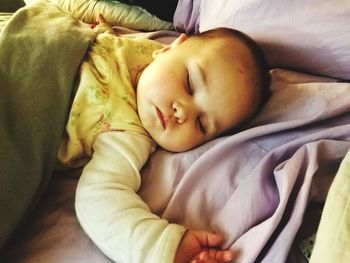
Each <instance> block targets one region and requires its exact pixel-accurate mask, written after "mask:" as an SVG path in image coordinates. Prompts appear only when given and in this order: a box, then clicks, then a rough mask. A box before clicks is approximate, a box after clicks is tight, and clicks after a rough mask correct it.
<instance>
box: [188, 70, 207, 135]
mask: <svg viewBox="0 0 350 263" xmlns="http://www.w3.org/2000/svg"><path fill="white" fill-rule="evenodd" d="M187 92H188V94H190V95H191V96H192V95H193V89H192V86H191V81H190V74H189V73H188V72H187ZM197 127H198V129H199V130H200V132H201V133H205V129H204V126H203V123H202V121H201V119H200V118H197Z"/></svg>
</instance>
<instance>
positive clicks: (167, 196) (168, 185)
mask: <svg viewBox="0 0 350 263" xmlns="http://www.w3.org/2000/svg"><path fill="white" fill-rule="evenodd" d="M271 73H272V76H273V79H272V90H273V95H272V97H271V100H270V101H269V103H268V104H267V105H266V107H265V108H264V110H263V111H262V112H261V114H260V115H259V116H257V118H256V119H255V120H254V121H253V122H252V123H251V124H250V126H249V127H247V129H246V130H245V131H242V132H241V133H238V134H235V135H232V136H227V137H222V138H218V139H216V140H213V141H211V142H209V143H207V144H205V145H203V146H201V147H199V148H198V149H195V150H192V151H189V152H185V153H176V154H174V153H170V152H167V151H164V150H162V149H158V150H157V151H156V153H155V154H154V155H153V156H152V158H151V159H150V161H149V162H148V163H147V165H146V166H145V167H144V169H143V170H142V177H143V182H142V187H141V189H140V195H141V196H142V197H143V198H144V200H146V202H147V203H148V204H149V206H150V207H151V209H152V211H154V212H155V213H157V214H159V215H161V216H162V217H164V218H167V219H168V220H169V221H172V222H177V223H181V224H184V225H186V226H187V227H191V228H194V229H207V230H213V231H220V232H223V233H224V234H225V236H226V239H227V242H226V244H225V246H226V247H231V248H234V249H239V250H240V251H241V256H240V260H239V261H238V262H255V261H260V262H276V263H277V262H301V261H300V259H296V258H295V253H290V250H291V248H292V246H293V238H291V237H295V236H296V235H297V232H298V229H299V228H300V226H301V224H302V222H303V221H305V220H304V214H305V211H306V208H307V207H308V206H310V205H311V204H320V203H322V202H323V201H324V200H325V199H326V196H327V192H328V189H329V186H330V184H331V182H332V180H333V178H334V175H335V174H336V171H337V170H338V167H339V164H340V162H341V160H342V159H343V157H344V156H345V154H346V152H347V150H348V149H349V148H350V127H349V123H350V114H349V111H350V105H349V103H348V102H349V101H350V100H349V99H350V84H349V83H338V82H334V80H332V79H326V78H319V77H317V76H311V75H305V74H300V73H297V72H291V71H286V70H282V69H275V70H273V71H272V72H271ZM78 176H79V171H75V172H73V173H68V172H62V173H56V174H55V175H54V177H53V180H52V182H51V184H50V186H49V188H48V191H47V193H46V195H45V197H44V198H43V199H42V201H41V204H40V205H39V209H38V210H37V211H36V212H35V213H34V214H33V216H32V218H31V219H30V220H29V221H28V224H27V227H26V228H24V229H23V230H22V232H21V233H19V234H18V235H17V238H16V239H14V240H13V242H12V243H11V244H10V246H9V247H8V249H7V254H6V257H5V258H4V260H5V261H4V262H14V263H15V262H16V263H17V262H26V263H34V262H60V263H61V262H64V263H66V262H77V263H78V262H91V263H92V262H94V263H95V262H101V263H104V262H110V261H109V259H108V258H106V257H105V256H104V255H103V254H102V253H101V252H100V251H98V249H97V248H96V247H94V245H93V244H92V243H91V241H90V240H89V239H88V238H87V237H86V235H85V234H84V232H83V231H82V230H81V229H80V227H79V225H78V223H77V220H76V218H75V213H74V208H73V203H74V190H75V186H76V183H77V178H78Z"/></svg>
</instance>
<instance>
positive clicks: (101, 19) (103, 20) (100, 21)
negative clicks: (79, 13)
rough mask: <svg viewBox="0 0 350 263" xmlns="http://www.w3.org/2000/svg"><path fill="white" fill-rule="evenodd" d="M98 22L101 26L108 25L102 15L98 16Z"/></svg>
mask: <svg viewBox="0 0 350 263" xmlns="http://www.w3.org/2000/svg"><path fill="white" fill-rule="evenodd" d="M97 21H98V22H99V23H100V24H102V23H107V21H106V19H105V18H104V16H103V15H102V14H101V13H99V14H98V18H97Z"/></svg>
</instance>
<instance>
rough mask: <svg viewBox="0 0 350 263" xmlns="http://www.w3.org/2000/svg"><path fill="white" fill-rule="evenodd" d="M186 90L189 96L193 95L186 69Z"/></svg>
mask: <svg viewBox="0 0 350 263" xmlns="http://www.w3.org/2000/svg"><path fill="white" fill-rule="evenodd" d="M187 92H188V94H190V95H191V96H192V95H193V90H192V86H191V81H190V74H189V73H188V71H187Z"/></svg>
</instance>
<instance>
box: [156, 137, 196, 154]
mask: <svg viewBox="0 0 350 263" xmlns="http://www.w3.org/2000/svg"><path fill="white" fill-rule="evenodd" d="M170 140H171V139H170ZM170 140H168V141H167V142H161V141H160V142H157V140H155V142H156V143H157V145H158V146H159V147H161V148H163V149H164V150H167V151H169V152H174V153H180V152H186V151H189V150H192V149H193V148H196V147H197V146H199V145H201V144H199V143H197V144H188V143H187V144H184V143H176V142H174V141H170Z"/></svg>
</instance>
